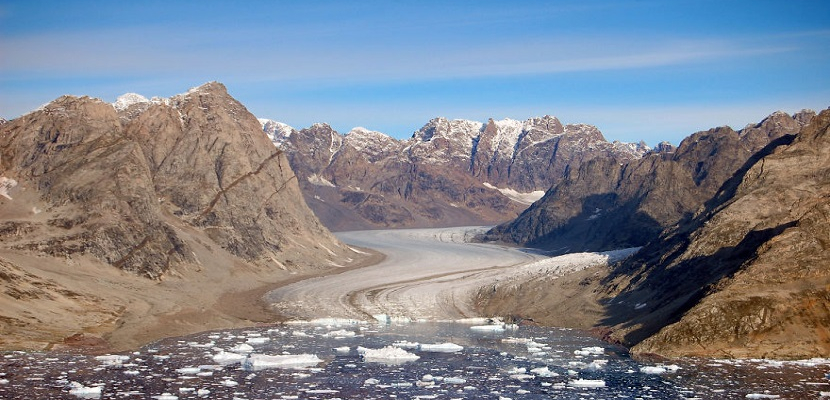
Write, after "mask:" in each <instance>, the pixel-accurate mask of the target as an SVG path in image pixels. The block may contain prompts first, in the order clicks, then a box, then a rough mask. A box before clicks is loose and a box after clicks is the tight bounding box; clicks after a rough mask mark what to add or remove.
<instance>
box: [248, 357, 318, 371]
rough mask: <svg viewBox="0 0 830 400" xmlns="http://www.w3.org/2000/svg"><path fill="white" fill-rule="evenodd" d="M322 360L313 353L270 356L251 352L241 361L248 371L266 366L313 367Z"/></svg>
mask: <svg viewBox="0 0 830 400" xmlns="http://www.w3.org/2000/svg"><path fill="white" fill-rule="evenodd" d="M321 362H323V360H321V359H320V358H318V357H317V356H315V355H314V354H281V355H277V356H271V355H266V354H251V355H249V356H248V358H247V359H246V360H245V361H244V362H243V363H242V366H243V368H245V369H246V370H248V371H259V370H262V369H267V368H304V367H313V366H315V365H317V364H319V363H321Z"/></svg>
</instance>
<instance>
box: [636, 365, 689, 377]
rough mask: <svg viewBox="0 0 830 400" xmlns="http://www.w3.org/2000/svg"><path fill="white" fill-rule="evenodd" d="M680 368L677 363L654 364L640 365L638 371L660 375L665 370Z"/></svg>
mask: <svg viewBox="0 0 830 400" xmlns="http://www.w3.org/2000/svg"><path fill="white" fill-rule="evenodd" d="M678 369H680V367H678V366H677V365H673V364H672V365H655V366H650V365H649V366H645V367H640V372H642V373H644V374H650V375H661V374H665V373H666V372H677V370H678Z"/></svg>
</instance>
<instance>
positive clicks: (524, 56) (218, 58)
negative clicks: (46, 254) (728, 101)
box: [0, 29, 792, 81]
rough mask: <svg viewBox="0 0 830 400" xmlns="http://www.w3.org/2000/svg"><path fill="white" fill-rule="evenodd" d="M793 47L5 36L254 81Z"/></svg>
mask: <svg viewBox="0 0 830 400" xmlns="http://www.w3.org/2000/svg"><path fill="white" fill-rule="evenodd" d="M790 50H792V48H791V47H789V45H788V44H781V43H773V44H768V43H758V42H757V41H755V42H752V43H745V42H741V41H735V40H722V39H721V40H714V39H703V40H700V39H698V40H691V39H684V38H666V39H659V40H655V39H653V38H644V37H627V38H625V37H599V36H598V37H588V38H553V39H537V40H530V41H523V42H521V43H519V42H516V41H513V40H509V41H507V40H504V41H496V42H491V43H460V44H459V43H449V44H442V43H416V44H412V45H409V46H398V45H397V44H396V43H394V42H391V43H353V42H350V43H348V44H346V43H342V42H331V43H316V44H314V45H311V44H310V43H308V42H305V40H304V39H302V38H300V39H298V40H296V41H293V42H292V41H291V40H287V39H284V38H283V39H282V40H277V39H271V38H270V37H265V38H259V39H257V38H251V37H244V36H235V35H224V36H217V33H216V32H215V31H212V30H202V31H188V32H172V31H170V32H164V31H157V32H154V34H153V36H151V37H148V35H147V33H146V31H145V30H143V29H111V30H105V31H95V32H76V33H71V34H59V35H52V34H50V35H33V36H27V37H15V38H9V39H6V40H4V41H3V42H2V43H0V52H2V53H3V54H6V55H9V57H4V61H3V63H2V64H0V71H2V72H3V73H5V74H7V75H22V74H34V75H36V74H63V75H68V76H72V75H88V74H102V73H106V74H122V75H124V76H146V75H151V74H168V75H169V74H188V73H191V72H193V71H205V72H210V73H213V74H215V75H217V76H235V77H247V79H250V80H268V81H292V80H339V81H343V80H346V81H367V80H375V81H377V80H415V81H417V80H424V79H458V78H480V77H491V76H492V77H498V76H511V75H524V74H556V73H563V72H579V71H608V70H620V69H635V68H655V67H665V66H676V65H687V64H693V63H700V62H707V61H713V60H719V59H723V58H733V59H734V58H738V57H746V56H757V55H764V54H775V53H784V52H787V51H790Z"/></svg>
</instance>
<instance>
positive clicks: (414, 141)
mask: <svg viewBox="0 0 830 400" xmlns="http://www.w3.org/2000/svg"><path fill="white" fill-rule="evenodd" d="M260 122H261V123H262V126H263V130H264V131H265V132H266V133H267V134H268V135H269V137H270V138H271V140H272V141H273V142H274V143H275V144H276V145H277V147H278V148H280V149H282V150H284V151H285V152H286V153H287V155H288V159H289V162H290V163H291V166H292V168H293V169H294V171H295V172H296V173H297V177H298V180H299V182H300V187H301V188H302V190H303V193H304V194H305V196H306V201H307V202H308V204H309V206H310V207H311V208H312V210H314V212H315V213H316V214H317V215H318V216H319V217H320V219H321V221H322V222H323V223H324V224H325V225H326V226H327V227H329V228H330V229H333V230H353V229H367V228H379V227H425V226H431V227H435V226H454V225H455V226H457V225H478V224H493V223H498V222H504V221H507V220H509V219H511V218H514V217H515V216H516V215H518V213H520V212H521V211H522V210H524V209H525V208H526V207H527V206H528V205H529V204H531V203H532V202H533V201H535V200H537V199H539V198H540V197H541V196H542V195H543V194H544V191H545V190H547V189H548V188H550V187H551V186H552V185H553V184H555V183H558V182H559V181H560V180H561V179H562V178H563V176H565V174H566V172H568V171H569V170H570V169H572V168H577V167H578V166H579V165H581V164H583V163H586V162H588V161H590V160H593V159H604V160H609V162H616V163H625V162H628V161H630V160H634V159H639V158H640V157H642V156H643V155H644V154H646V153H649V152H654V150H653V149H649V148H648V147H646V145H645V144H644V143H639V144H631V143H620V142H608V141H607V140H606V139H605V138H604V137H603V136H602V133H601V132H600V131H599V130H598V129H597V128H596V127H594V126H591V125H586V124H568V125H563V124H562V123H561V122H560V121H559V120H558V119H557V118H555V117H551V116H544V117H540V118H531V119H528V120H526V121H518V120H512V119H504V120H499V121H496V120H493V119H490V120H489V121H487V122H486V123H482V122H476V121H469V120H448V119H446V118H434V119H432V120H430V121H429V122H428V123H427V124H426V125H424V126H423V127H422V128H421V129H419V130H418V131H416V132H415V133H413V135H412V137H411V138H409V139H407V140H397V139H394V138H392V137H390V136H388V135H386V134H383V133H380V132H375V131H371V130H367V129H364V128H355V129H352V130H351V131H350V132H348V133H346V134H345V135H344V134H340V133H338V132H336V131H335V130H334V129H332V128H331V127H330V126H329V125H326V124H315V125H313V126H311V127H309V128H306V129H301V130H296V129H294V128H292V127H290V126H288V125H285V124H282V123H279V122H275V121H273V120H267V119H260ZM665 147H666V146H663V147H661V148H665Z"/></svg>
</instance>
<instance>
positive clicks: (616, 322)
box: [604, 110, 830, 358]
mask: <svg viewBox="0 0 830 400" xmlns="http://www.w3.org/2000/svg"><path fill="white" fill-rule="evenodd" d="M781 121H783V122H785V123H789V121H788V120H786V119H782V120H781ZM790 142H792V144H789V143H790ZM828 222H830V110H827V111H824V112H822V113H821V114H820V115H819V116H817V117H815V118H813V119H812V122H811V123H810V125H808V126H807V127H806V128H804V129H803V130H802V131H801V133H799V134H798V136H797V137H795V139H794V140H793V136H785V137H781V138H779V139H777V140H774V141H773V142H772V143H771V144H770V145H768V146H767V147H765V148H764V149H763V150H762V151H760V152H759V153H757V154H756V155H754V156H753V157H751V158H750V159H749V160H748V161H747V162H746V164H745V165H744V166H742V168H740V169H739V170H738V171H737V173H736V174H735V175H734V176H733V177H732V178H730V179H729V180H728V181H727V182H726V183H725V184H724V185H723V187H722V188H721V189H720V190H719V191H718V192H717V193H716V195H715V196H714V197H713V198H712V199H711V200H709V201H707V202H706V204H705V206H704V207H702V208H701V209H700V210H698V212H697V213H696V214H695V215H694V216H693V217H692V218H690V220H689V221H687V222H685V223H681V224H679V225H678V226H677V227H675V228H673V229H671V230H669V231H667V232H665V233H664V234H663V235H661V237H660V238H659V239H658V240H656V241H654V242H652V243H650V244H649V245H648V246H646V247H644V248H643V249H642V250H641V251H640V252H639V253H637V255H636V256H635V257H634V258H632V259H630V260H628V261H626V262H624V263H623V264H621V265H619V266H617V267H616V268H615V269H614V271H613V273H612V275H611V276H610V277H609V278H607V280H606V285H607V287H609V288H611V291H610V292H609V293H610V294H615V295H616V296H615V297H614V298H613V299H611V300H609V301H608V308H609V311H608V315H610V316H611V317H609V318H608V319H607V320H606V321H604V323H605V324H607V325H610V326H613V327H614V329H615V330H616V331H615V332H614V334H613V336H614V337H615V338H617V339H618V340H621V341H623V342H625V343H628V344H637V346H636V347H635V348H634V350H635V351H637V352H641V353H658V354H662V355H669V356H677V355H695V356H734V357H772V358H803V357H815V356H823V357H826V356H828V355H830V331H828V329H830V328H828V327H830V269H828V268H827V267H828V266H830V229H828ZM635 308H636V309H637V310H636V311H634V309H635Z"/></svg>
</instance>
